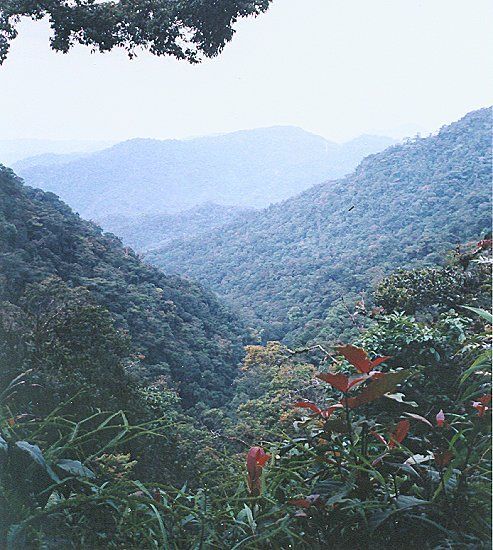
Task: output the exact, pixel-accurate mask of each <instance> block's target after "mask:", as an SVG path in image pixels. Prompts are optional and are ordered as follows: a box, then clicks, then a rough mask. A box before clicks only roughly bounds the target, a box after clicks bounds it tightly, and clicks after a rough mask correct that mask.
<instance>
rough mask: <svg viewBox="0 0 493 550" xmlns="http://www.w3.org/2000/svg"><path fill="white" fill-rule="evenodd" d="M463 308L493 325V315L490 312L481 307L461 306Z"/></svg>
mask: <svg viewBox="0 0 493 550" xmlns="http://www.w3.org/2000/svg"><path fill="white" fill-rule="evenodd" d="M461 307H463V308H464V309H468V310H469V311H473V312H474V313H476V314H477V315H479V316H480V317H482V318H483V319H485V320H486V321H488V323H490V324H493V315H492V314H491V313H490V312H489V311H486V310H484V309H480V308H479V307H471V306H461Z"/></svg>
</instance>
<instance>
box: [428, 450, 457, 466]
mask: <svg viewBox="0 0 493 550" xmlns="http://www.w3.org/2000/svg"><path fill="white" fill-rule="evenodd" d="M433 457H434V459H435V462H436V464H437V466H440V468H443V467H444V466H448V464H450V462H451V460H452V459H453V458H454V453H453V452H452V451H445V452H443V453H434V454H433Z"/></svg>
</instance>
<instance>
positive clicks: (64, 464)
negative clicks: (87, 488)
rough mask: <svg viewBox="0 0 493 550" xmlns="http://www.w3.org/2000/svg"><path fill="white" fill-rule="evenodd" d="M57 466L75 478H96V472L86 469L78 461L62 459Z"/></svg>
mask: <svg viewBox="0 0 493 550" xmlns="http://www.w3.org/2000/svg"><path fill="white" fill-rule="evenodd" d="M57 466H58V467H59V468H61V469H62V470H64V471H65V472H68V473H69V474H71V475H73V476H75V477H88V478H90V479H93V478H94V477H96V476H95V475H94V472H92V471H91V470H89V468H86V466H84V465H83V464H82V462H79V461H78V460H68V459H66V458H62V459H61V460H59V461H58V462H57Z"/></svg>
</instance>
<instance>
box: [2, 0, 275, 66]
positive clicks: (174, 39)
mask: <svg viewBox="0 0 493 550" xmlns="http://www.w3.org/2000/svg"><path fill="white" fill-rule="evenodd" d="M269 3H270V2H269V0H254V1H246V0H221V1H220V2H214V3H212V4H211V3H210V2H207V1H205V0H199V1H191V0H185V1H180V2H168V1H165V0H155V1H152V2H149V1H145V0H120V1H107V0H106V1H104V2H97V1H95V0H76V1H75V2H66V1H64V0H56V1H54V2H53V1H41V2H40V1H38V0H36V1H34V0H27V1H26V0H23V1H20V0H4V1H2V5H1V8H0V63H1V62H2V61H4V60H5V58H6V57H7V53H8V50H9V45H10V42H11V40H13V39H14V38H15V37H16V36H17V31H16V28H15V25H16V23H18V21H19V18H20V17H21V16H24V17H30V18H31V19H34V20H39V19H42V18H43V17H48V18H49V20H50V24H51V28H52V31H53V38H52V39H51V47H52V48H53V49H54V50H57V51H60V52H63V53H66V52H68V51H69V49H70V48H71V47H72V46H73V45H74V44H76V43H79V44H83V45H85V46H90V47H91V48H92V49H94V50H99V51H101V52H105V51H109V50H111V49H113V48H115V47H121V48H124V49H125V50H126V51H127V52H128V54H129V56H130V57H133V56H134V55H135V51H136V50H137V49H142V48H145V49H148V50H149V51H150V52H151V53H153V54H155V55H170V56H173V57H176V58H177V59H184V60H186V61H189V62H191V63H197V62H199V61H200V60H201V58H202V57H204V56H205V57H213V56H215V55H217V54H218V53H220V52H221V51H222V49H223V48H224V46H225V45H226V43H227V42H229V41H230V40H231V39H232V37H233V34H234V32H235V31H234V29H233V24H234V23H235V22H236V21H237V20H238V19H239V18H241V17H247V16H250V15H258V14H260V13H261V12H263V11H265V10H266V9H267V8H268V7H269Z"/></svg>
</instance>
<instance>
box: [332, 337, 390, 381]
mask: <svg viewBox="0 0 493 550" xmlns="http://www.w3.org/2000/svg"><path fill="white" fill-rule="evenodd" d="M336 350H337V353H339V354H340V355H342V356H344V358H345V359H347V360H348V361H349V362H350V363H351V365H353V367H355V368H356V369H357V370H358V371H359V372H361V373H364V374H368V373H369V372H370V371H371V370H373V369H374V368H375V367H376V366H377V365H380V363H383V362H384V361H387V359H390V357H377V358H376V359H374V360H373V361H371V360H370V359H369V357H368V354H367V353H366V351H365V350H364V349H363V348H358V347H356V346H353V345H351V344H347V345H345V346H339V347H337V348H336Z"/></svg>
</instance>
